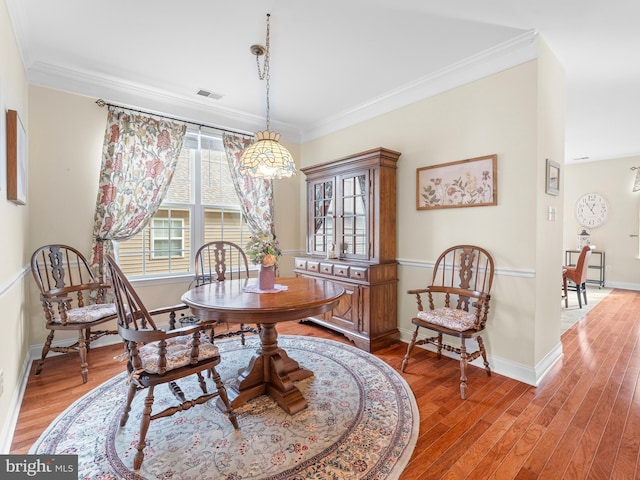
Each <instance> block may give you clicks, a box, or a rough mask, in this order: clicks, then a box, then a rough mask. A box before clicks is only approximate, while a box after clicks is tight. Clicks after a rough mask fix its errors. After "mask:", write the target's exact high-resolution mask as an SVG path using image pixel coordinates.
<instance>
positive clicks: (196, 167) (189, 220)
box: [117, 127, 251, 278]
mask: <svg viewBox="0 0 640 480" xmlns="http://www.w3.org/2000/svg"><path fill="white" fill-rule="evenodd" d="M250 234H251V233H250V230H249V227H248V225H247V223H246V220H245V218H244V215H242V212H241V210H240V202H239V200H238V196H237V194H236V191H235V187H234V186H233V182H232V179H231V172H230V171H229V164H228V162H227V158H226V155H225V153H224V149H223V146H222V137H221V136H220V135H219V134H218V133H216V132H215V131H213V130H211V129H207V128H205V127H201V128H200V129H197V128H195V129H190V130H188V131H187V133H186V136H185V139H184V145H183V147H182V151H181V152H180V157H179V159H178V165H177V167H176V171H175V173H174V176H173V179H172V181H171V185H170V187H169V190H168V192H167V195H166V197H165V199H164V201H163V203H162V205H161V206H160V208H159V209H158V211H157V212H156V214H155V215H154V217H153V219H152V220H151V221H150V222H149V224H148V225H147V226H146V227H145V228H144V230H143V231H141V232H140V233H139V234H138V235H136V236H135V237H133V238H131V239H129V240H126V241H122V242H118V246H117V249H118V261H119V263H120V265H121V267H122V269H123V271H124V272H125V274H127V275H129V276H132V277H134V278H136V277H137V278H144V277H159V276H163V277H164V276H179V275H189V274H191V273H192V272H193V260H192V259H193V256H194V255H195V252H196V250H197V249H198V248H199V247H200V246H201V245H203V244H204V243H206V242H210V241H213V240H227V241H230V242H234V243H237V244H238V245H240V246H241V247H244V245H245V244H246V243H247V242H248V241H249V236H250Z"/></svg>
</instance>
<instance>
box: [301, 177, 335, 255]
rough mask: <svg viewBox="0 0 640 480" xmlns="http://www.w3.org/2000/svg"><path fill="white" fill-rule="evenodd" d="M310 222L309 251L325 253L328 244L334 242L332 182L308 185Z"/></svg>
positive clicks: (327, 249)
mask: <svg viewBox="0 0 640 480" xmlns="http://www.w3.org/2000/svg"><path fill="white" fill-rule="evenodd" d="M309 188H310V192H309V193H310V195H309V197H310V198H311V203H310V208H311V212H310V218H311V220H310V222H309V228H310V229H311V231H310V232H309V236H308V238H309V253H312V254H326V253H327V252H328V251H329V245H330V244H331V243H333V242H335V232H334V218H335V212H334V206H335V202H334V190H335V189H334V182H333V181H331V180H329V181H323V182H317V183H311V184H310V185H309Z"/></svg>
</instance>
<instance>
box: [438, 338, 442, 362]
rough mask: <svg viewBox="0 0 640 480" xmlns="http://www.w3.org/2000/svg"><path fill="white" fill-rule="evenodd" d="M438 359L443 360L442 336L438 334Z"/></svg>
mask: <svg viewBox="0 0 640 480" xmlns="http://www.w3.org/2000/svg"><path fill="white" fill-rule="evenodd" d="M437 353H438V358H442V334H441V333H438V351H437Z"/></svg>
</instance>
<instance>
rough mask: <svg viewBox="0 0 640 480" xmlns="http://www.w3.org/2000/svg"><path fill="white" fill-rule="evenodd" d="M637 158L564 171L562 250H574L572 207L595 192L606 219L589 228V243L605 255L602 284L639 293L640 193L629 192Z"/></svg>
mask: <svg viewBox="0 0 640 480" xmlns="http://www.w3.org/2000/svg"><path fill="white" fill-rule="evenodd" d="M637 166H640V156H638V155H637V156H632V157H625V158H618V159H614V160H603V161H598V162H588V163H579V164H576V165H571V166H568V167H566V168H565V172H566V175H565V182H564V187H565V195H564V211H565V221H564V224H565V230H564V242H563V245H564V248H565V249H575V248H576V247H577V243H578V240H577V235H578V228H579V226H580V225H579V224H578V222H577V220H576V219H575V215H574V210H575V205H576V202H577V200H578V198H580V197H581V196H582V195H584V194H585V193H589V192H597V193H599V194H601V195H603V196H604V197H605V198H606V199H607V201H608V203H609V216H608V218H607V220H606V221H605V222H604V223H603V224H602V225H601V226H600V227H598V228H593V229H591V243H592V244H594V245H595V246H596V249H597V250H602V251H604V252H605V262H606V269H605V284H606V286H608V287H616V288H625V289H630V290H640V256H639V248H638V237H631V236H630V235H637V234H638V233H639V232H638V212H639V211H640V192H632V188H633V183H634V180H635V176H636V172H635V171H632V170H631V167H637Z"/></svg>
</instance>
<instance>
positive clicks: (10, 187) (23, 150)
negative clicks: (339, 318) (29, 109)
mask: <svg viewBox="0 0 640 480" xmlns="http://www.w3.org/2000/svg"><path fill="white" fill-rule="evenodd" d="M7 199H8V200H11V201H12V202H14V203H17V204H18V205H24V204H25V203H27V134H26V132H25V130H24V127H23V126H22V122H21V121H20V117H19V116H18V112H16V111H15V110H7Z"/></svg>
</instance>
